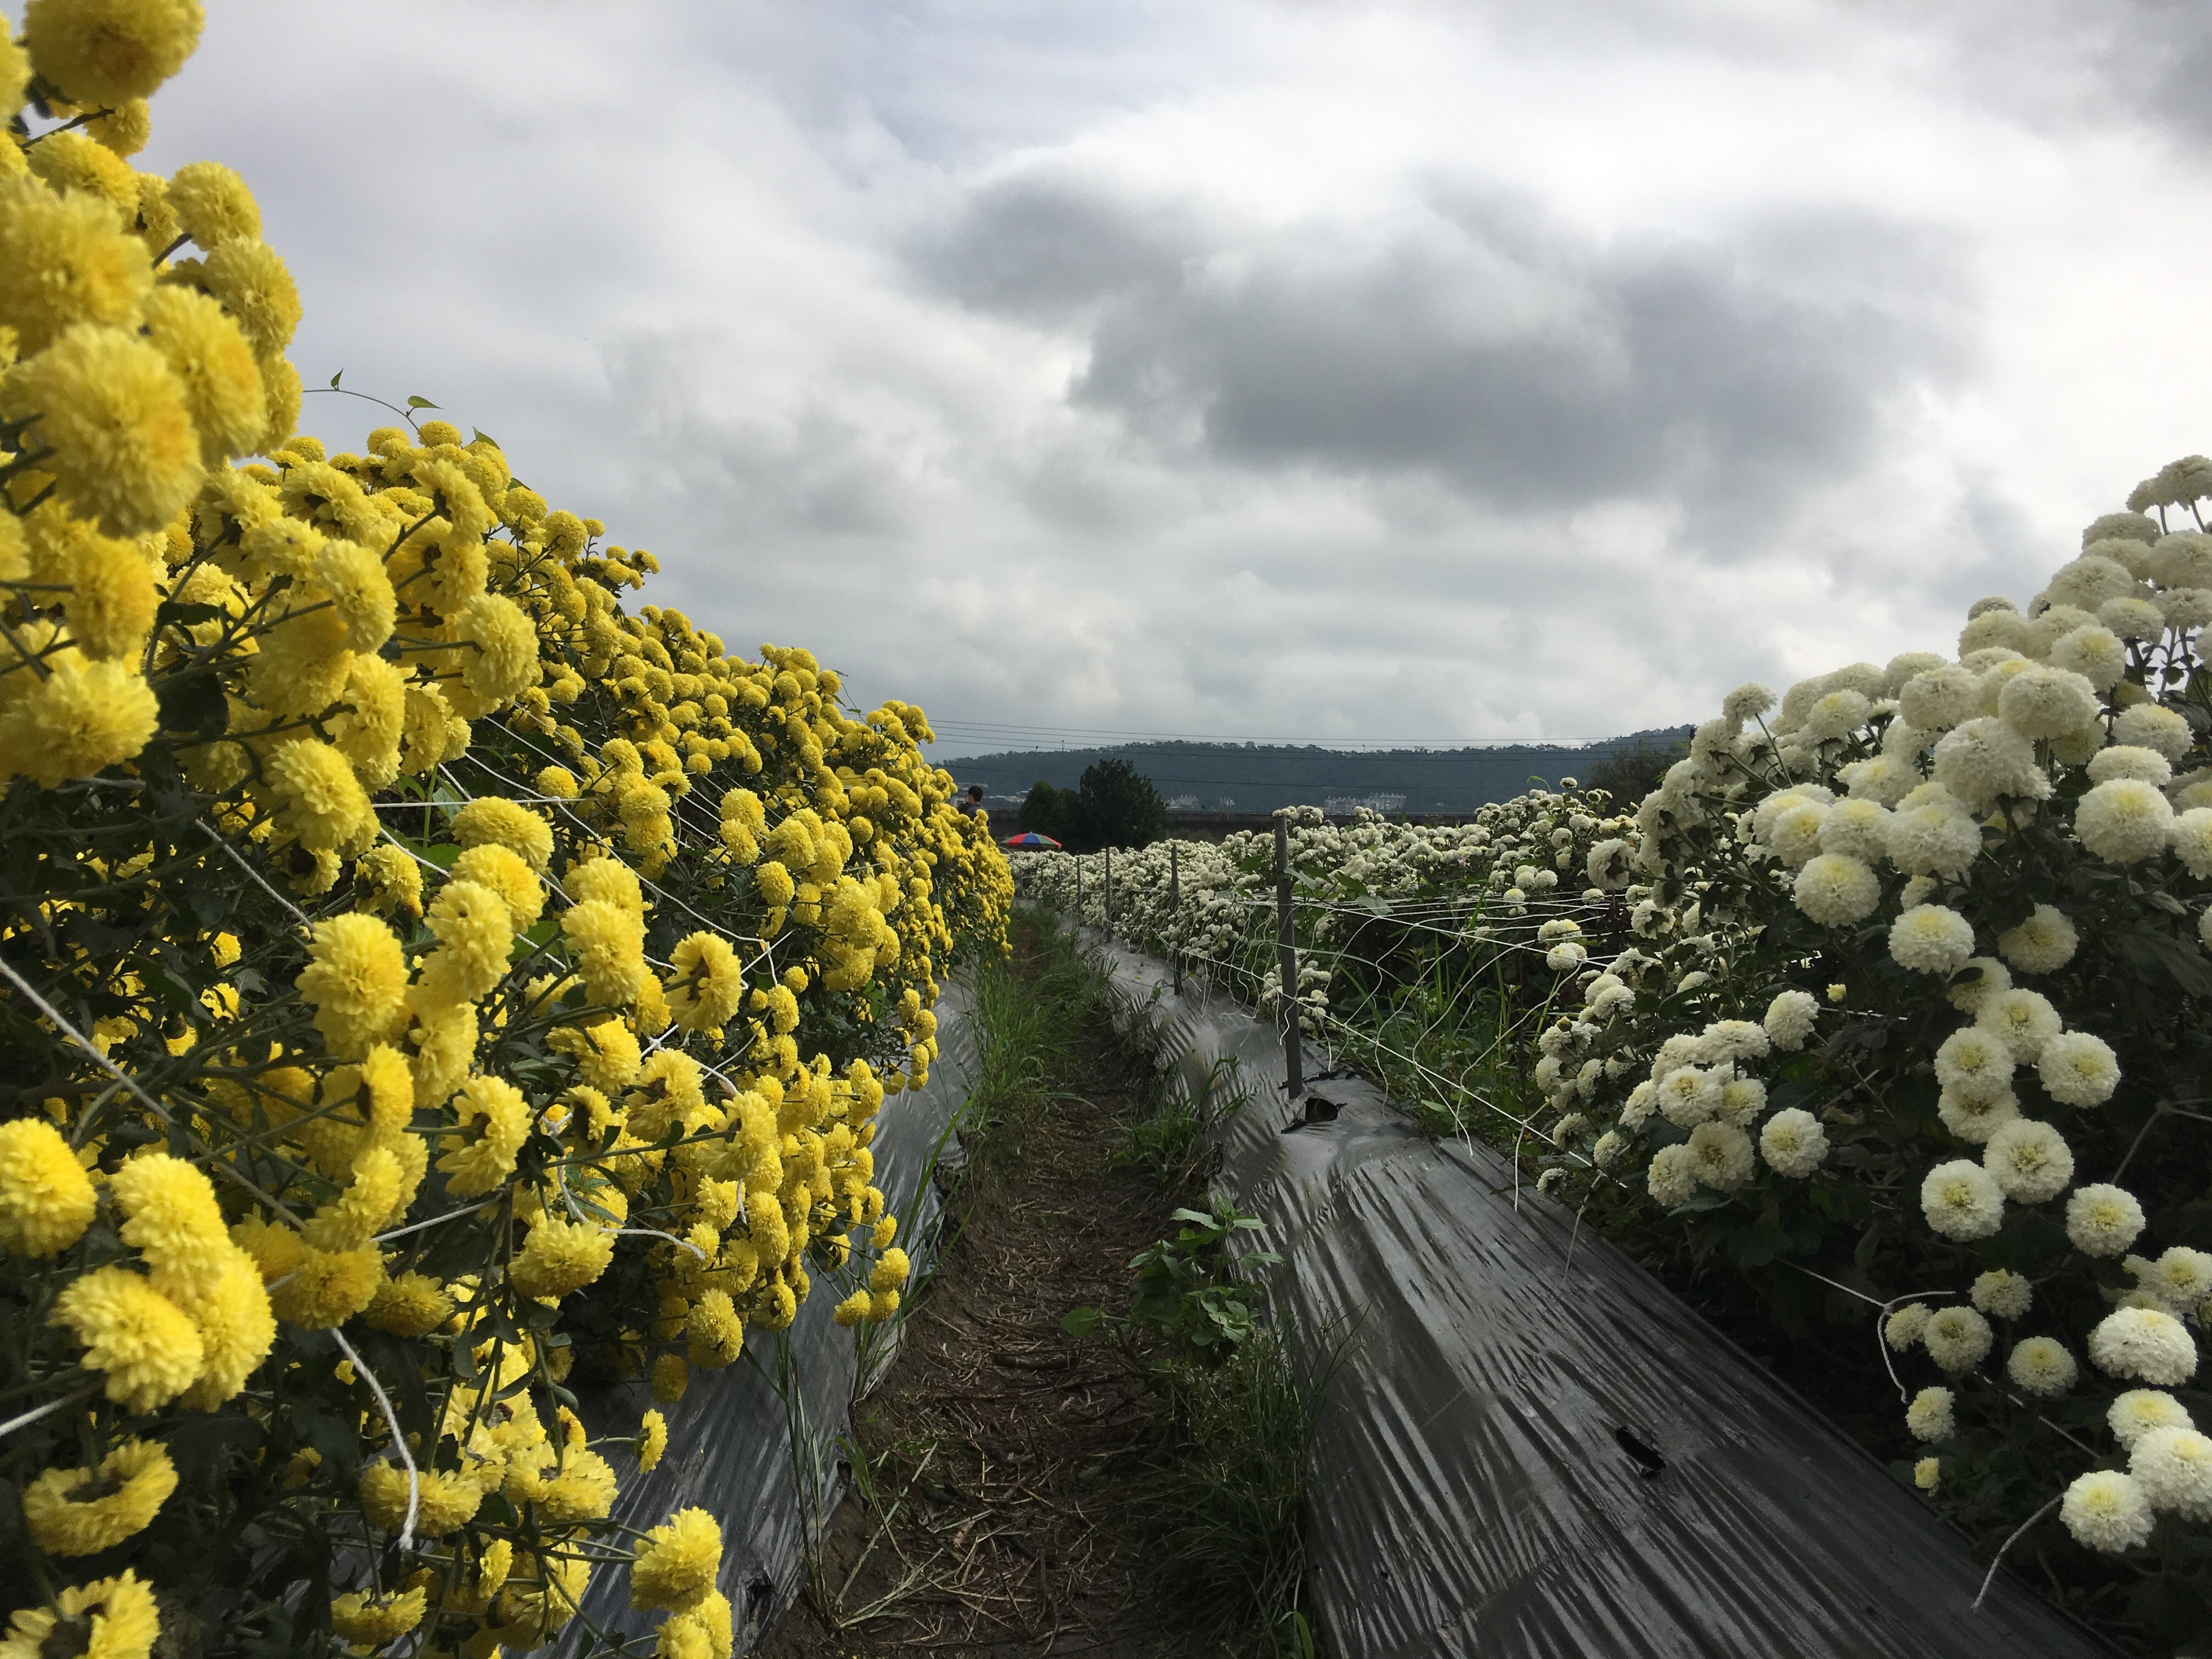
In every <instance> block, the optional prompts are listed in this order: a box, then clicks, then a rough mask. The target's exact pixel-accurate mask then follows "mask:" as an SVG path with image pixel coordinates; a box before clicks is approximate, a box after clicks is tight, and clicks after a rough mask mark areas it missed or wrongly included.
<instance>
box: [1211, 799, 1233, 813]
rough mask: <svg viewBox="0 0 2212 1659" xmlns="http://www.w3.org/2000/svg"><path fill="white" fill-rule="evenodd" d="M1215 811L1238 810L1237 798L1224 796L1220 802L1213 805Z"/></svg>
mask: <svg viewBox="0 0 2212 1659" xmlns="http://www.w3.org/2000/svg"><path fill="white" fill-rule="evenodd" d="M1213 810H1214V811H1217V812H1233V811H1236V810H1237V797H1236V796H1234V795H1224V796H1223V797H1222V798H1221V799H1219V800H1218V801H1216V802H1215V803H1214V804H1213Z"/></svg>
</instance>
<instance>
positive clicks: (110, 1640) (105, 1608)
mask: <svg viewBox="0 0 2212 1659" xmlns="http://www.w3.org/2000/svg"><path fill="white" fill-rule="evenodd" d="M64 1620H67V1621H69V1622H68V1623H67V1624H66V1625H64ZM160 1634H161V1605H160V1604H159V1603H158V1602H157V1601H155V1599H154V1589H153V1586H152V1585H150V1584H149V1583H146V1582H145V1581H144V1580H143V1579H142V1578H139V1577H137V1576H136V1575H135V1574H133V1573H132V1572H131V1570H130V1569H129V1568H128V1567H126V1568H125V1569H124V1570H123V1571H121V1572H119V1573H118V1574H117V1575H116V1576H115V1577H112V1578H95V1579H94V1580H93V1581H92V1583H89V1584H79V1585H75V1586H72V1587H71V1588H70V1589H64V1591H63V1592H62V1593H61V1595H59V1597H58V1598H57V1599H56V1601H55V1603H54V1605H53V1606H52V1607H25V1608H22V1609H21V1610H20V1611H18V1612H17V1613H15V1614H14V1616H13V1617H11V1618H10V1619H9V1621H8V1634H7V1635H6V1636H5V1637H4V1638H0V1659H52V1656H53V1654H54V1653H57V1652H68V1653H70V1654H74V1655H76V1656H79V1659H147V1656H148V1655H149V1654H151V1653H152V1652H153V1650H154V1638H155V1637H157V1636H159V1635H160ZM57 1638H59V1639H58V1642H57Z"/></svg>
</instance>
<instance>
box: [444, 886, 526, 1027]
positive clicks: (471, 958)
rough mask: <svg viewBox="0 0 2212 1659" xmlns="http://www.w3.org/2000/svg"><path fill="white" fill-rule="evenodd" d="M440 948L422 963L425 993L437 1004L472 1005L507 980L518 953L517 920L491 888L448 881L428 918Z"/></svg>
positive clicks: (505, 903)
mask: <svg viewBox="0 0 2212 1659" xmlns="http://www.w3.org/2000/svg"><path fill="white" fill-rule="evenodd" d="M425 921H427V923H428V927H429V929H430V932H431V933H433V934H434V935H435V937H436V939H437V940H438V948H437V949H436V950H435V951H432V952H431V953H430V956H429V957H428V960H427V961H426V962H424V963H423V964H422V987H423V989H424V991H425V992H426V993H427V994H428V995H430V996H431V997H433V998H435V1000H439V1001H443V1002H463V1001H468V1002H472V1001H474V1000H476V999H477V998H478V997H481V996H483V994H485V993H486V992H487V991H489V990H490V989H491V988H492V987H493V986H495V985H496V984H498V983H499V982H500V981H501V979H502V978H504V977H505V976H506V974H507V957H509V955H510V954H511V953H512V952H513V948H514V930H513V917H512V915H511V913H510V912H509V910H508V909H507V902H506V901H505V900H504V899H502V898H501V896H499V894H498V893H496V892H495V891H494V890H492V889H491V888H489V887H487V886H485V885H483V884H482V883H480V882H476V881H471V880H468V879H466V878H456V879H452V880H448V881H447V883H446V884H445V885H444V886H443V887H442V888H441V889H440V890H439V892H438V896H437V897H436V898H435V899H434V900H433V901H431V904H430V909H429V914H428V916H427V917H426V918H425Z"/></svg>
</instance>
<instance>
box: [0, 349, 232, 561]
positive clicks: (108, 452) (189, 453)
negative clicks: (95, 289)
mask: <svg viewBox="0 0 2212 1659" xmlns="http://www.w3.org/2000/svg"><path fill="white" fill-rule="evenodd" d="M0 408H4V410H5V412H6V413H7V414H8V415H9V416H11V417H13V418H16V419H35V421H36V425H35V427H34V428H33V430H34V433H35V436H36V441H37V442H38V443H39V444H40V445H41V446H42V447H46V448H50V449H52V452H53V453H52V454H51V455H48V456H47V457H46V458H45V459H44V460H42V461H41V462H40V465H41V466H42V467H44V469H45V470H46V471H48V472H50V473H51V474H52V475H53V479H54V491H55V496H56V499H58V501H61V502H63V503H64V505H65V506H67V507H70V508H71V509H72V510H73V511H75V512H76V513H78V514H79V515H80V516H81V517H83V518H86V519H89V520H93V521H94V522H95V523H97V524H98V525H99V526H100V528H101V529H102V530H104V531H106V532H107V533H108V534H109V535H111V536H138V535H143V534H145V533H146V532H149V531H156V530H160V529H161V528H162V527H163V526H165V525H167V523H168V522H169V520H172V519H173V518H175V517H176V516H177V513H178V512H179V509H181V508H182V507H185V504H186V503H187V502H189V501H191V498H192V492H193V491H195V490H196V489H198V488H199V483H200V478H201V477H202V474H203V472H204V468H203V467H202V465H201V463H200V446H199V435H198V433H197V431H195V430H194V428H193V426H192V419H191V415H190V414H189V413H188V412H187V411H186V409H185V389H184V387H183V386H182V385H180V384H179V381H178V380H177V377H176V375H175V374H173V373H171V371H170V368H169V365H168V363H167V362H166V361H165V360H164V359H163V358H162V356H161V353H160V352H159V351H157V350H155V349H154V348H153V347H152V346H151V345H149V344H148V343H146V342H145V341H143V340H141V339H138V338H137V337H134V336H132V335H130V334H126V333H125V332H124V331H122V330H121V329H118V328H106V327H102V326H100V325H97V324H94V323H79V324H77V325H75V326H74V327H71V328H70V329H68V330H66V331H64V332H63V334H62V335H61V337H60V338H58V339H57V340H56V341H55V342H54V343H52V345H50V346H48V347H46V349H45V350H43V351H41V352H40V353H39V354H38V355H37V356H34V357H32V358H30V359H29V360H28V361H27V362H22V363H20V364H18V365H17V366H16V368H15V370H14V371H13V372H12V373H11V374H9V377H8V380H7V381H6V383H5V386H4V389H0Z"/></svg>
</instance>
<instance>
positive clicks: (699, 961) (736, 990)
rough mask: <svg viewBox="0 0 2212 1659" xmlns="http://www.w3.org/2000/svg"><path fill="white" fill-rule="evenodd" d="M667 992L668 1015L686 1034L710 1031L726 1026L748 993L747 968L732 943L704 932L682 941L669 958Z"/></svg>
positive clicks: (716, 935)
mask: <svg viewBox="0 0 2212 1659" xmlns="http://www.w3.org/2000/svg"><path fill="white" fill-rule="evenodd" d="M668 960H669V963H670V966H671V968H672V969H673V970H674V971H673V972H672V973H671V974H670V975H669V977H668V981H667V983H666V985H665V994H666V995H667V998H668V1012H669V1016H670V1018H672V1019H674V1020H675V1022H676V1023H677V1024H678V1025H679V1026H681V1027H682V1028H683V1029H684V1030H687V1031H711V1030H716V1029H717V1028H719V1027H720V1026H723V1025H726V1024H728V1023H729V1021H730V1018H731V1016H732V1015H733V1014H735V1013H736V1012H738V1004H739V1003H740V1002H741V1001H743V1000H744V994H745V975H744V968H743V967H742V966H740V965H739V963H738V953H737V952H736V951H734V950H732V948H731V946H730V942H729V941H728V940H727V939H723V938H721V937H720V935H718V934H714V933H706V932H704V931H702V932H700V933H693V934H691V935H690V936H689V937H687V938H686V939H684V940H682V941H681V942H680V943H679V944H678V945H677V947H676V949H675V950H674V951H672V952H671V954H670V956H669V958H668Z"/></svg>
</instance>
